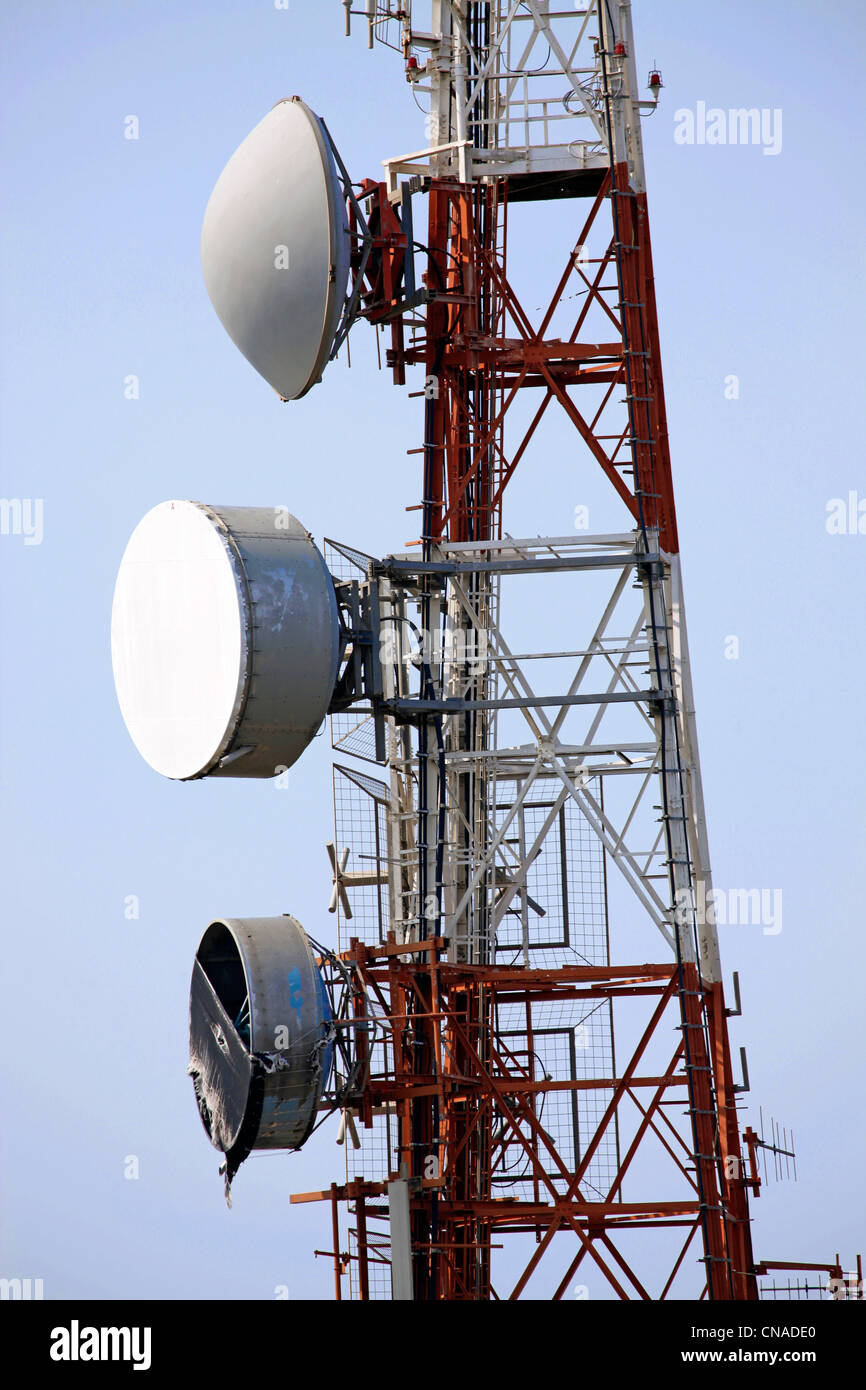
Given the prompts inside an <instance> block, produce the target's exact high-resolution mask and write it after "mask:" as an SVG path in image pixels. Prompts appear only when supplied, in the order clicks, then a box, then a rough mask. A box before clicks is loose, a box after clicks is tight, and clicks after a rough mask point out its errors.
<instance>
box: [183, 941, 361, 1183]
mask: <svg viewBox="0 0 866 1390" xmlns="http://www.w3.org/2000/svg"><path fill="white" fill-rule="evenodd" d="M333 1038H334V1022H333V1012H332V1009H331V1002H330V1000H329V998H328V993H327V990H326V988H325V983H324V980H323V978H322V974H321V971H320V970H319V967H318V965H317V963H316V958H315V956H314V954H313V949H312V945H311V942H310V939H309V937H308V936H307V934H306V932H305V931H304V929H303V927H302V926H301V924H300V923H299V922H297V921H295V919H294V917H290V916H284V917H245V918H231V917H225V918H222V919H219V920H217V921H215V922H211V924H210V926H209V927H208V929H207V931H206V932H205V934H204V936H203V937H202V939H201V942H200V944H199V948H198V951H197V952H196V958H195V962H194V964H193V974H192V983H191V987H190V1008H189V1067H188V1068H187V1070H188V1072H189V1075H190V1076H191V1077H192V1081H193V1086H194V1088H195V1095H196V1101H197V1103H198V1109H199V1115H200V1116H201V1121H202V1124H203V1125H204V1127H205V1131H206V1132H207V1136H208V1138H209V1139H210V1141H211V1143H212V1144H213V1146H214V1148H216V1149H219V1150H220V1152H221V1153H223V1154H225V1158H226V1169H225V1177H226V1196H227V1197H228V1196H229V1189H230V1185H231V1180H232V1178H233V1177H234V1174H235V1173H236V1172H237V1170H238V1168H239V1167H240V1165H241V1163H243V1161H244V1159H245V1158H247V1157H248V1156H249V1154H250V1153H252V1152H253V1150H259V1149H299V1148H300V1147H301V1145H302V1144H303V1143H304V1141H305V1140H306V1139H307V1137H308V1135H309V1133H310V1131H311V1129H312V1128H313V1125H314V1124H315V1121H316V1114H317V1110H318V1106H319V1102H320V1101H321V1099H322V1094H323V1092H324V1090H325V1087H326V1085H327V1083H328V1077H329V1076H330V1072H331V1066H332V1063H333V1057H334V1042H333Z"/></svg>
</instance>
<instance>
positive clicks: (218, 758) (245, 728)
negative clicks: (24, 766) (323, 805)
mask: <svg viewBox="0 0 866 1390" xmlns="http://www.w3.org/2000/svg"><path fill="white" fill-rule="evenodd" d="M339 651H340V620H339V614H338V610H337V600H336V595H335V593H334V582H333V579H332V578H331V575H330V573H329V572H328V569H327V566H326V565H325V562H324V560H323V558H322V556H321V554H320V552H319V550H318V549H317V547H316V545H315V544H314V542H313V540H312V538H311V536H310V535H309V534H308V533H307V531H306V530H305V529H304V527H303V526H302V525H301V523H300V522H299V521H298V520H297V519H296V518H295V517H293V516H291V515H290V514H289V513H288V512H287V511H286V510H285V509H284V508H281V507H219V508H216V507H209V506H206V505H205V504H204V503H201V502H162V503H160V505H159V506H158V507H154V508H153V510H152V511H150V512H148V513H147V515H146V516H145V517H144V518H143V519H142V520H141V521H140V522H139V524H138V526H137V527H136V528H135V531H134V532H133V533H132V536H131V538H130V541H129V544H128V545H127V547H126V551H125V553H124V556H123V560H122V561H121V565H120V570H119V572H118V576H117V584H116V587H115V591H114V607H113V610H112V615H111V658H112V664H113V666H114V683H115V687H116V689H117V698H118V702H119V704H120V709H121V713H122V714H123V718H124V721H125V723H126V727H127V729H128V730H129V733H130V736H131V738H132V741H133V743H134V744H135V746H136V748H137V749H138V751H139V753H140V754H141V755H142V757H143V758H144V759H145V761H146V762H148V763H149V764H150V766H151V767H152V768H154V769H155V771H156V772H160V773H162V775H163V776H164V777H173V778H179V779H181V780H184V781H185V780H187V779H189V778H194V777H206V776H223V777H274V776H276V775H278V774H279V773H280V772H281V771H282V770H283V769H285V768H287V767H291V765H292V763H294V762H295V761H296V760H297V759H298V758H299V757H300V755H301V753H302V752H303V751H304V749H305V748H306V747H307V744H308V743H309V742H310V740H311V739H312V738H313V737H314V736H315V734H316V732H317V730H318V728H319V726H320V725H321V723H322V720H323V719H324V717H325V714H326V713H327V709H328V705H329V704H330V701H331V697H332V695H333V691H334V684H335V681H336V677H337V666H338V661H339Z"/></svg>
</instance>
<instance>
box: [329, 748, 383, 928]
mask: <svg viewBox="0 0 866 1390" xmlns="http://www.w3.org/2000/svg"><path fill="white" fill-rule="evenodd" d="M333 786H334V835H335V845H336V854H337V860H338V861H340V859H341V856H342V855H343V854H344V853H345V851H346V850H348V851H349V854H348V858H347V861H346V874H347V877H346V879H345V881H344V883H345V890H346V896H347V898H348V901H349V905H350V907H351V912H352V916H351V918H350V919H348V920H346V917H345V912H344V908H343V906H342V904H340V903H339V902H338V908H337V910H338V913H339V920H338V927H337V936H338V941H339V944H340V949H341V950H342V949H344V948H345V947H346V946H348V944H349V938H350V937H353V936H354V937H357V939H358V940H359V941H363V942H364V943H365V944H367V945H372V944H373V943H374V942H380V941H384V940H385V937H386V936H387V934H388V920H389V919H388V863H387V854H388V850H387V845H388V837H387V824H386V815H387V807H388V800H389V792H388V787H387V786H386V784H385V783H384V782H380V781H379V780H378V779H377V778H376V777H369V776H368V775H367V774H366V773H364V772H359V771H357V769H355V768H350V767H343V766H342V765H340V764H339V763H335V764H334V769H333ZM353 874H357V875H359V876H360V875H363V876H365V877H368V878H371V879H376V880H378V881H376V882H370V883H353V882H352V875H353Z"/></svg>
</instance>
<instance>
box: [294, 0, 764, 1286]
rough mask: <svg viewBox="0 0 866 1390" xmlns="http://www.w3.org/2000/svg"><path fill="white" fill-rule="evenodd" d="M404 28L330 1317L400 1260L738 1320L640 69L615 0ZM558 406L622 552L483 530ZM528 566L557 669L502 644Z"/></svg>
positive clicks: (739, 1218) (729, 1110)
mask: <svg viewBox="0 0 866 1390" xmlns="http://www.w3.org/2000/svg"><path fill="white" fill-rule="evenodd" d="M419 8H420V7H419V6H418V5H417V4H416V5H415V6H412V5H409V4H402V5H399V6H398V5H383V4H370V5H368V7H367V9H366V11H364V14H365V15H366V18H367V22H368V25H369V31H370V34H371V36H372V37H375V38H379V39H382V40H383V41H385V42H389V43H391V44H392V46H393V47H395V48H396V49H397V50H398V51H402V56H403V60H404V64H405V70H406V76H407V79H408V80H409V81H410V82H411V83H412V85H413V88H414V90H415V92H416V94H420V93H422V92H423V93H424V94H425V95H426V96H427V99H428V101H429V111H430V114H429V145H428V147H427V148H425V149H423V150H421V151H417V152H412V153H410V154H407V155H400V156H396V157H394V158H392V159H390V160H387V161H386V170H387V179H386V181H385V185H384V187H385V189H386V191H387V194H388V196H389V201H390V205H391V206H392V207H393V208H394V209H395V216H396V214H397V210H398V209H402V211H403V214H404V217H403V224H402V227H403V231H404V232H406V233H407V237H408V236H410V235H411V231H410V229H407V224H406V217H405V211H406V208H407V206H408V204H409V200H410V195H412V194H416V193H418V192H423V193H426V195H427V197H428V206H429V215H428V231H427V241H426V243H425V244H424V246H423V247H422V248H421V249H422V251H423V252H424V254H425V255H426V258H427V269H426V273H425V275H424V283H425V287H426V299H427V303H426V310H425V313H424V315H423V316H421V315H420V314H418V313H416V312H414V310H409V311H406V310H401V311H400V312H399V313H397V311H396V310H394V311H392V312H391V314H390V315H385V314H380V318H382V319H383V321H385V320H386V319H387V318H390V320H391V323H392V350H391V352H390V354H389V359H388V360H389V365H390V366H391V367H392V368H393V370H394V374H395V379H396V380H397V381H399V382H402V380H403V379H404V374H405V368H406V366H407V365H408V366H413V365H414V366H420V367H422V369H423V373H424V386H423V390H422V391H421V392H419V393H418V394H419V395H420V396H422V397H423V412H424V433H423V442H422V444H421V448H420V449H419V450H418V451H416V452H420V453H421V454H422V457H423V491H422V496H421V499H420V503H419V504H418V508H417V510H418V511H420V516H421V519H422V526H421V534H420V537H419V542H418V544H417V546H416V547H415V548H414V550H411V549H410V551H409V552H407V553H406V554H405V555H400V556H393V557H388V558H387V559H386V560H384V561H382V562H371V564H370V565H369V567H368V575H369V577H370V578H371V580H372V581H373V582H374V583H375V584H376V585H377V588H378V594H379V597H380V600H381V605H382V615H383V617H382V623H383V628H382V630H383V631H385V629H386V628H390V631H391V633H392V635H393V653H392V659H391V660H390V662H386V663H385V683H384V690H383V702H384V703H383V708H384V709H385V711H386V713H387V715H388V729H389V735H388V750H387V751H388V763H389V768H390V773H389V775H390V782H389V783H388V784H387V785H386V784H384V783H376V784H375V786H376V787H378V788H379V790H378V791H377V790H375V788H374V789H373V790H370V787H367V788H366V791H367V795H368V796H369V797H370V799H371V800H372V802H373V803H374V804H375V812H374V814H375V816H376V817H377V818H378V816H379V813H380V810H381V811H382V812H383V813H384V835H383V836H382V837H381V839H382V845H383V848H382V849H381V850H379V851H377V856H376V857H377V861H378V862H377V865H376V872H375V873H363V872H361V873H356V874H355V875H354V878H353V875H352V874H351V873H350V872H343V870H345V860H344V861H343V863H342V870H341V867H340V863H339V856H340V854H341V852H342V851H343V848H344V845H345V844H346V843H347V833H346V832H345V830H344V833H343V834H342V835H341V827H340V823H339V814H338V825H337V841H338V843H337V846H336V854H335V856H334V873H335V886H336V887H337V888H339V889H341V890H342V892H343V894H344V896H345V893H346V892H351V891H352V889H353V888H354V889H356V890H359V891H360V890H361V889H364V890H366V891H368V892H369V890H370V887H371V885H378V886H376V887H375V888H374V892H376V893H377V894H378V893H380V890H381V889H382V887H383V886H384V883H385V882H386V881H387V885H388V906H387V918H388V920H387V922H386V923H385V924H384V926H383V925H382V923H381V921H380V922H379V923H377V924H376V926H375V929H371V930H370V931H369V932H367V931H365V929H364V926H363V913H362V912H361V913H358V912H357V903H356V916H358V917H359V918H360V919H361V925H360V927H359V926H358V925H357V923H355V924H353V923H352V922H349V921H346V920H345V914H343V915H344V920H343V923H342V944H343V945H344V946H345V947H346V949H345V951H344V959H345V960H346V961H348V962H351V964H352V966H353V968H354V971H355V978H356V979H357V981H358V982H359V983H358V993H357V997H356V1014H357V1016H358V1017H362V1016H363V1017H369V1010H370V1008H371V1007H372V1008H373V1009H374V1012H375V1014H376V1018H377V1030H378V1031H375V1032H373V1033H371V1034H370V1040H369V1045H368V1044H367V1043H366V1042H363V1043H362V1044H361V1050H362V1052H363V1054H364V1056H363V1061H364V1084H363V1085H359V1087H358V1091H357V1095H356V1097H355V1099H354V1100H351V1099H350V1100H348V1101H347V1110H349V1111H350V1112H351V1113H353V1114H355V1116H356V1117H357V1118H359V1119H360V1121H362V1122H363V1125H364V1126H365V1127H366V1131H367V1139H366V1140H365V1139H364V1138H363V1135H364V1130H362V1131H361V1133H362V1144H361V1149H360V1150H359V1151H358V1152H355V1151H351V1152H350V1166H349V1173H348V1180H347V1183H346V1185H345V1186H341V1187H339V1188H338V1187H336V1186H335V1187H333V1188H332V1189H331V1191H330V1193H327V1194H325V1193H322V1194H306V1195H307V1198H308V1199H309V1198H313V1197H316V1196H321V1197H324V1196H328V1197H330V1199H331V1200H332V1203H333V1210H334V1232H335V1249H334V1258H335V1271H336V1273H335V1281H336V1282H335V1287H336V1291H337V1295H338V1297H341V1296H343V1284H344V1276H345V1275H346V1273H347V1272H348V1273H349V1274H350V1287H351V1290H352V1293H353V1294H354V1295H355V1296H360V1297H362V1298H363V1297H370V1296H375V1292H376V1274H377V1271H380V1270H381V1269H383V1268H385V1269H387V1266H388V1265H389V1264H390V1266H391V1276H392V1285H391V1296H395V1297H414V1298H415V1299H470V1300H479V1299H480V1300H485V1299H489V1298H492V1297H497V1298H502V1297H511V1298H518V1297H520V1296H521V1294H523V1293H524V1292H525V1291H526V1292H528V1293H529V1294H530V1295H531V1294H532V1293H533V1291H534V1290H535V1289H539V1288H540V1289H542V1290H543V1293H542V1295H541V1296H552V1297H554V1298H561V1297H563V1296H565V1295H566V1294H567V1293H568V1292H569V1290H570V1289H571V1288H572V1286H573V1284H574V1281H575V1280H576V1279H578V1280H579V1279H581V1278H584V1277H587V1271H588V1270H589V1269H592V1270H593V1271H594V1274H593V1278H599V1277H600V1278H602V1280H603V1281H604V1282H605V1284H606V1286H608V1289H609V1292H610V1291H611V1290H612V1292H613V1296H615V1297H620V1298H634V1297H638V1298H665V1297H694V1298H698V1297H701V1296H706V1297H708V1298H710V1299H754V1298H757V1296H758V1288H757V1281H756V1275H755V1264H754V1259H753V1255H752V1248H751V1238H750V1228H749V1201H748V1194H749V1191H750V1189H751V1190H753V1191H757V1185H758V1178H757V1172H756V1171H755V1169H754V1163H753V1162H751V1161H744V1159H743V1152H742V1146H741V1140H740V1130H739V1122H738V1114H737V1092H738V1091H739V1090H742V1089H743V1087H742V1086H736V1085H735V1084H734V1075H733V1068H732V1063H731V1052H730V1044H729V1040H728V1028H727V1015H728V1013H729V1012H730V1011H729V1010H727V1009H726V1007H725V999H724V991H723V985H722V977H721V969H720V962H719V952H718V942H717V938H716V932H715V927H714V925H713V923H712V920H711V914H709V915H708V914H706V913H705V912H704V911H703V905H704V904H705V903H706V902H707V899H708V895H709V893H710V891H711V888H712V884H711V877H710V865H709V857H708V850H707V835H706V826H705V820H704V809H703V799H702V792H701V779H700V767H699V761H698V749H697V740H696V735H695V725H694V707H693V698H692V689H691V677H690V670H689V657H688V642H687V636H686V626H685V613H684V607H683V599H682V583H681V575H680V565H679V547H678V539H677V526H676V514H675V507H674V494H673V483H672V473H671V462H670V455H669V449H668V435H667V425H666V418H665V403H664V391H663V381H662V370H661V359H660V350H659V334H658V321H657V312H656V303H655V293H654V283H653V269H652V254H651V247H650V236H649V221H648V214H647V201H646V191H645V179H644V168H643V155H642V142H641V116H642V111H644V110H646V109H649V108H651V107H652V106H653V105H654V102H655V100H656V99H657V97H658V87H659V85H660V79H659V78H658V75H657V74H652V75H651V81H650V95H649V97H648V99H646V100H642V99H640V98H639V95H638V82H637V74H636V67H635V60H634V48H633V38H632V29H631V9H630V4H629V3H627V2H626V0H593V3H590V4H587V5H586V6H585V7H584V8H577V9H568V10H566V9H564V8H562V9H554V8H552V7H551V5H550V3H549V0H490V2H489V3H468V0H433V3H432V4H431V6H430V11H429V25H430V27H429V29H427V28H424V27H423V25H422V22H421V19H420V17H419V16H418V15H417V11H418V9H419ZM425 8H426V7H425ZM413 11H414V12H416V13H414V14H413ZM347 20H348V7H347ZM560 198H569V199H571V200H572V201H571V203H570V204H569V206H571V207H573V208H574V210H575V221H574V226H575V231H576V232H577V233H578V234H577V236H576V238H575V241H574V243H573V244H572V245H571V246H570V247H567V248H565V254H564V255H563V257H562V272H561V276H560V278H559V280H558V283H557V285H556V289H555V291H554V294H553V296H552V298H551V301H550V304H549V306H548V308H547V310H546V311H545V312H544V313H543V314H542V315H541V317H540V318H536V317H534V316H533V314H532V312H531V311H529V310H528V309H527V308H526V307H525V305H524V304H523V303H522V302H521V299H520V298H519V297H518V295H517V293H516V292H515V289H514V287H513V286H512V284H511V283H510V281H509V277H508V271H507V264H506V242H507V226H508V211H509V207H513V206H514V205H516V204H521V203H527V204H530V205H532V208H533V211H534V213H535V214H536V215H537V216H538V219H539V239H538V244H539V248H541V246H542V240H543V238H542V232H541V229H542V227H543V212H544V208H545V205H546V203H547V202H548V201H549V200H551V199H560ZM398 230H399V229H398ZM395 244H396V243H395ZM404 245H405V246H406V247H407V254H408V256H409V257H411V246H410V245H409V242H408V239H407V241H406V242H405V243H404ZM550 254H551V253H550V251H549V249H548V248H547V247H546V246H545V247H544V258H545V260H547V259H548V258H549V255H550ZM371 316H372V315H371ZM527 401H528V402H529V409H528V410H527V409H526V402H527ZM550 409H553V410H556V409H562V410H563V411H564V413H565V416H566V417H567V419H568V421H569V422H570V424H571V426H573V430H574V435H573V439H574V466H575V472H576V473H577V471H578V470H579V469H584V468H586V467H587V465H590V466H598V467H600V468H601V469H602V470H603V472H604V474H605V475H606V477H607V478H608V480H609V482H610V484H611V486H612V487H613V488H614V489H615V491H616V493H617V494H618V496H619V498H620V500H621V502H622V504H623V507H624V512H623V516H624V519H625V523H624V526H623V529H622V530H621V531H619V532H617V533H615V534H605V535H592V534H589V533H586V534H577V533H575V534H572V535H570V536H564V537H563V536H548V537H534V538H531V539H515V538H514V537H515V536H516V537H520V534H521V533H520V528H519V523H518V522H517V520H516V518H514V517H508V522H509V527H510V530H511V532H512V534H511V535H505V536H503V530H502V515H503V502H504V498H505V492H506V488H507V485H508V483H509V480H510V479H511V478H512V476H513V475H514V472H515V470H516V469H518V468H520V469H521V470H522V471H523V470H526V469H531V468H532V460H533V452H534V450H535V449H537V448H539V447H541V446H540V444H539V440H540V436H541V430H540V426H541V424H542V421H543V419H544V417H545V415H546V414H547V412H548V410H550ZM354 562H355V564H356V566H357V570H358V571H360V570H361V568H362V566H363V564H364V563H365V557H358V556H356V557H354ZM537 575H545V576H546V579H545V580H544V583H545V584H546V585H547V590H546V601H547V602H548V603H550V604H553V605H556V604H560V603H561V604H562V605H563V608H562V612H563V618H564V621H563V624H562V632H563V636H564V638H565V645H567V648H568V650H567V651H560V650H558V649H557V650H556V651H555V652H553V653H550V652H543V651H541V652H526V651H523V650H521V642H520V641H518V642H517V644H516V645H515V644H512V643H511V642H509V640H508V636H507V633H508V625H509V607H508V602H509V598H510V596H511V592H512V590H513V588H514V586H515V585H516V583H517V580H518V579H520V580H525V579H526V578H527V577H528V576H537ZM557 585H565V586H566V587H565V588H564V589H561V590H557V587H556V586H557ZM576 585H579V586H580V589H576V588H575V586H576ZM575 592H580V593H581V595H582V599H581V602H580V604H579V606H578V607H574V606H569V605H573V600H574V594H575ZM569 661H570V662H571V663H572V664H571V665H570V667H569V669H568V671H567V672H565V667H566V665H568V663H569ZM533 663H537V664H536V665H535V666H533ZM535 671H538V672H539V673H540V674H539V675H538V676H537V677H536V675H535V674H534V672H535ZM537 682H541V685H540V687H539V686H538V684H537ZM557 682H558V683H557ZM554 683H556V688H555V689H551V688H549V687H550V685H552V684H554ZM521 730H522V733H521ZM345 746H346V747H347V750H348V751H349V752H351V751H353V749H352V747H351V746H350V745H348V744H347V745H345ZM347 775H348V773H347ZM359 776H360V774H355V777H356V782H357V779H358V777H359ZM367 780H368V781H369V782H370V783H371V786H372V785H373V779H369V778H368V779H367ZM358 785H360V782H358ZM338 813H339V806H338ZM376 824H377V826H378V825H379V820H378V819H377V821H376ZM378 838H379V837H378V833H377V840H378ZM338 897H339V894H337V893H335V902H336V901H337V899H338ZM378 901H379V916H380V918H381V898H379V900H378ZM636 962H637V963H636ZM371 1001H372V1004H371ZM620 1018H622V1019H623V1020H624V1022H623V1023H622V1025H620V1021H619V1020H620ZM615 1019H616V1027H615V1026H614V1025H615ZM360 1037H361V1034H360V1033H359V1038H360ZM614 1038H616V1047H615V1046H614ZM376 1134H384V1136H385V1137H384V1139H382V1140H381V1141H380V1147H378V1148H377V1146H376V1142H375V1138H374V1136H375V1135H376ZM371 1165H372V1169H371ZM362 1175H363V1176H362ZM385 1197H387V1198H388V1203H389V1205H387V1206H385V1205H383V1198H385ZM295 1200H297V1199H295ZM344 1200H345V1201H347V1202H348V1203H349V1205H350V1211H351V1216H350V1243H349V1249H348V1251H341V1250H340V1243H341V1242H340V1235H339V1222H338V1207H339V1203H340V1202H341V1201H344ZM377 1221H380V1222H381V1221H384V1222H385V1225H384V1228H383V1230H382V1232H381V1234H380V1235H378V1236H376V1235H374V1234H373V1231H374V1227H375V1223H376V1222H377ZM635 1233H638V1234H637V1237H635ZM511 1236H513V1237H514V1240H513V1241H511V1242H510V1241H509V1239H506V1237H511ZM500 1248H504V1250H505V1252H506V1253H504V1254H503V1255H502V1257H501V1259H502V1261H503V1265H502V1267H503V1269H504V1274H503V1276H502V1278H503V1279H504V1281H505V1282H500V1278H499V1276H498V1274H497V1272H496V1271H497V1269H498V1267H499V1260H500V1255H499V1250H500ZM509 1249H510V1251H511V1253H510V1254H507V1252H508V1251H509ZM642 1251H643V1252H648V1253H649V1262H648V1268H647V1269H645V1268H644V1266H642V1264H641V1252H642ZM494 1252H496V1253H495V1258H494ZM506 1255H507V1258H506ZM644 1259H646V1254H644Z"/></svg>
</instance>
